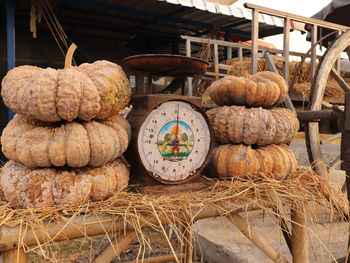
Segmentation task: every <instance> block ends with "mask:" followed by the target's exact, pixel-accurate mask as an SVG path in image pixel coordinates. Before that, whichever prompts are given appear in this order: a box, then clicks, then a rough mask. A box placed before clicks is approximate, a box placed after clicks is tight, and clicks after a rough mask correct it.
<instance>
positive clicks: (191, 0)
mask: <svg viewBox="0 0 350 263" xmlns="http://www.w3.org/2000/svg"><path fill="white" fill-rule="evenodd" d="M159 1H165V2H167V3H171V4H177V5H181V6H187V7H194V8H197V9H200V10H203V11H208V12H210V13H214V14H219V15H227V16H233V17H236V18H245V19H248V20H252V11H251V10H250V9H247V8H244V7H239V6H235V5H223V4H219V3H217V2H208V1H206V0H159ZM259 22H260V23H264V24H267V25H272V26H277V27H283V19H282V18H278V17H272V16H269V15H265V14H259Z"/></svg>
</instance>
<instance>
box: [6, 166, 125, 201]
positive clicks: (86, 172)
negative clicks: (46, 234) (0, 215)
mask: <svg viewBox="0 0 350 263" xmlns="http://www.w3.org/2000/svg"><path fill="white" fill-rule="evenodd" d="M1 173H2V176H1V188H2V190H3V192H4V196H5V199H6V200H8V201H10V202H11V203H12V204H15V205H20V206H22V207H48V206H54V205H67V206H78V205H81V204H83V203H85V202H87V201H88V200H92V201H99V200H104V199H106V198H108V197H110V196H112V195H113V194H114V193H115V192H116V191H119V190H122V189H124V188H125V187H126V186H127V184H128V181H129V170H128V168H127V166H126V164H125V163H124V161H123V160H122V159H116V160H114V161H113V162H110V163H107V164H104V165H102V166H100V167H97V168H91V167H84V168H76V169H69V170H65V169H54V168H29V167H26V166H24V165H22V164H20V163H18V162H15V161H9V162H7V163H6V164H5V166H4V167H3V168H2V171H1Z"/></svg>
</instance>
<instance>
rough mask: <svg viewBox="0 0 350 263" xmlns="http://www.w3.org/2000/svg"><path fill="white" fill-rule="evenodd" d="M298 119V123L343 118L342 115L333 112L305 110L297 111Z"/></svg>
mask: <svg viewBox="0 0 350 263" xmlns="http://www.w3.org/2000/svg"><path fill="white" fill-rule="evenodd" d="M297 114H298V119H299V120H300V121H320V120H329V119H332V118H337V117H339V118H341V117H342V116H344V114H343V113H341V112H337V111H334V110H306V111H298V112H297Z"/></svg>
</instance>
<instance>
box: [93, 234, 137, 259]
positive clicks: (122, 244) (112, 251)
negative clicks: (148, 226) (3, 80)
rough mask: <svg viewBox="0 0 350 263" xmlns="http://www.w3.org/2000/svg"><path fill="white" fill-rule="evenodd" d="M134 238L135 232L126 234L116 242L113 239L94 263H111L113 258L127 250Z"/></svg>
mask: <svg viewBox="0 0 350 263" xmlns="http://www.w3.org/2000/svg"><path fill="white" fill-rule="evenodd" d="M135 237H136V233H135V231H131V232H129V233H126V234H125V235H123V236H122V237H120V238H119V239H118V240H117V239H115V240H113V241H112V243H110V244H109V245H108V246H107V247H106V248H105V250H103V251H102V253H101V254H100V255H99V256H98V257H97V258H96V259H95V263H107V262H111V261H112V260H113V259H114V258H115V257H117V256H118V255H119V254H120V252H121V251H122V250H124V249H125V248H127V247H128V246H129V245H130V244H131V242H132V241H133V240H134V238H135Z"/></svg>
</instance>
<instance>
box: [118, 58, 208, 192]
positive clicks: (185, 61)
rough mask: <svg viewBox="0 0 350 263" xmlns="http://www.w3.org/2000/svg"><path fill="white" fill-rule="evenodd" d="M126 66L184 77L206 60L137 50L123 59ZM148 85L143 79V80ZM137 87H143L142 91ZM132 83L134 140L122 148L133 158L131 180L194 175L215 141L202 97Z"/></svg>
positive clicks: (137, 71) (202, 67)
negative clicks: (142, 52)
mask: <svg viewBox="0 0 350 263" xmlns="http://www.w3.org/2000/svg"><path fill="white" fill-rule="evenodd" d="M124 65H125V67H126V69H127V70H128V71H131V72H133V73H135V74H140V73H141V76H143V77H142V78H144V76H145V75H148V76H173V77H177V78H180V79H181V78H182V79H184V78H185V77H187V76H194V75H201V74H203V73H204V72H205V70H206V67H207V65H208V63H207V62H205V61H202V60H198V59H193V58H188V57H182V56H172V55H140V56H133V57H128V58H126V59H124ZM146 86H147V85H146ZM140 90H141V91H140ZM150 90H151V89H150V88H148V87H146V88H144V87H143V86H138V85H137V87H136V92H135V93H136V95H135V96H133V97H132V105H133V109H132V111H131V112H130V113H129V115H128V117H127V118H128V120H129V122H130V125H131V127H132V135H133V136H132V140H131V144H130V147H129V149H128V150H127V152H126V153H125V157H126V159H127V160H128V161H129V162H130V164H131V171H130V174H131V183H137V184H142V185H157V184H159V183H163V184H180V183H183V182H187V181H190V180H192V179H194V178H196V177H197V176H198V175H199V173H200V171H201V170H202V168H204V166H205V165H206V163H207V162H208V159H209V156H210V151H211V149H212V146H213V135H212V130H211V127H210V124H209V120H208V118H207V116H206V115H205V113H204V112H203V111H202V109H201V98H199V97H187V96H183V95H174V94H151V93H148V94H143V93H147V92H149V91H150Z"/></svg>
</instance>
